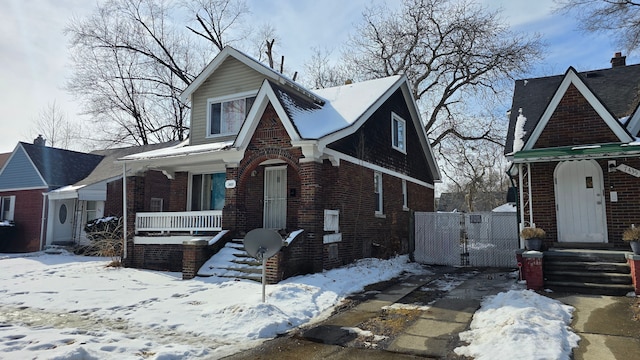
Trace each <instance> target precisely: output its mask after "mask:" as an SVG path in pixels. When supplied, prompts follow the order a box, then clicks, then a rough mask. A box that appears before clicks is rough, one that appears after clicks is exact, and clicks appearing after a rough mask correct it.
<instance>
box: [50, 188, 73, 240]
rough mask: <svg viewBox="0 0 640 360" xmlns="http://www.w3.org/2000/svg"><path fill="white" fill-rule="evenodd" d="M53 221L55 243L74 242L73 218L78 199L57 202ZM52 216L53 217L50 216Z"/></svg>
mask: <svg viewBox="0 0 640 360" xmlns="http://www.w3.org/2000/svg"><path fill="white" fill-rule="evenodd" d="M55 204H56V206H55V213H54V214H52V215H53V217H54V219H53V242H54V243H57V242H69V241H73V218H74V216H75V213H76V199H65V200H57V201H55ZM50 216H51V215H50Z"/></svg>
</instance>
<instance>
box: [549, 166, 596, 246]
mask: <svg viewBox="0 0 640 360" xmlns="http://www.w3.org/2000/svg"><path fill="white" fill-rule="evenodd" d="M603 190H604V189H603V182H602V169H601V168H600V166H599V165H598V163H596V162H595V161H592V160H580V161H565V162H561V163H560V164H558V166H557V167H556V170H555V194H556V218H557V221H558V241H559V242H595V243H602V242H606V241H607V227H606V216H605V203H604V196H603Z"/></svg>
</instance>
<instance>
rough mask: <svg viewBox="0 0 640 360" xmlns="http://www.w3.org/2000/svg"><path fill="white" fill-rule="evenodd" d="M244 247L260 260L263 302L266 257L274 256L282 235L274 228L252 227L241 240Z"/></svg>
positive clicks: (279, 246) (280, 243) (263, 298)
mask: <svg viewBox="0 0 640 360" xmlns="http://www.w3.org/2000/svg"><path fill="white" fill-rule="evenodd" d="M243 243H244V249H245V250H246V251H247V253H248V254H249V255H251V256H253V257H254V258H256V259H258V260H259V261H262V302H265V288H266V286H267V259H269V258H270V257H272V256H274V255H275V254H277V253H278V251H280V248H281V247H282V237H281V236H280V234H278V233H277V232H276V231H275V230H271V229H253V230H251V231H249V232H248V233H247V235H246V236H245V237H244V240H243Z"/></svg>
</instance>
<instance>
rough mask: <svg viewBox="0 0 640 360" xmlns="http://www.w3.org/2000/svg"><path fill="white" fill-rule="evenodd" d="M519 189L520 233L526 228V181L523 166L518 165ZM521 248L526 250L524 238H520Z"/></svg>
mask: <svg viewBox="0 0 640 360" xmlns="http://www.w3.org/2000/svg"><path fill="white" fill-rule="evenodd" d="M518 187H519V188H520V191H518V193H519V194H518V195H519V198H520V199H519V200H520V201H519V204H518V205H519V206H520V226H519V228H518V233H520V231H522V228H523V227H524V190H525V189H524V179H523V178H522V164H518ZM520 248H521V249H524V240H523V239H522V237H521V238H520Z"/></svg>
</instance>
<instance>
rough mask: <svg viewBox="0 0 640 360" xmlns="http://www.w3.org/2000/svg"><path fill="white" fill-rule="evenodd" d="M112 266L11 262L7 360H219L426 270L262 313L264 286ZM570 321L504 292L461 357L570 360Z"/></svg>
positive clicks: (307, 292)
mask: <svg viewBox="0 0 640 360" xmlns="http://www.w3.org/2000/svg"><path fill="white" fill-rule="evenodd" d="M109 262H110V260H109V259H105V258H90V257H82V256H74V255H69V254H61V255H49V254H44V253H36V254H30V256H6V255H2V254H0V358H2V359H65V360H75V359H163V360H166V359H196V358H207V359H209V358H219V357H222V356H226V355H229V354H231V353H235V352H237V351H240V350H243V349H246V348H249V347H253V346H256V345H258V344H259V343H260V342H262V341H264V340H266V339H268V338H272V337H274V336H276V335H277V334H280V333H284V332H286V331H288V330H290V329H292V328H294V327H296V326H300V325H302V324H305V323H308V322H312V321H317V320H319V319H322V318H323V317H326V316H327V315H328V314H329V313H330V312H331V310H332V309H333V307H334V306H335V305H337V304H339V303H340V301H341V300H342V299H344V298H345V297H346V296H347V295H349V294H351V293H354V292H358V291H361V290H362V289H363V288H364V287H365V286H366V285H367V284H370V283H375V282H379V281H383V280H387V279H390V278H392V277H395V276H397V275H398V274H400V273H402V272H403V271H406V272H409V273H419V272H424V271H425V270H424V269H423V268H422V267H421V266H419V265H417V264H414V263H408V261H407V257H404V256H403V257H398V258H395V259H391V260H378V259H365V260H361V261H359V262H357V263H356V264H354V265H352V266H348V267H344V268H340V269H335V270H331V271H326V272H323V273H320V274H313V275H305V276H298V277H295V278H291V279H287V280H286V281H283V282H281V283H280V284H277V285H269V286H267V290H266V293H267V301H266V303H262V302H261V296H262V294H261V285H260V284H258V283H255V282H251V281H234V280H229V279H222V278H218V277H210V278H196V279H194V280H189V281H183V280H181V274H180V273H166V272H154V271H147V270H137V269H125V268H119V269H118V268H108V267H106V265H107V264H108V263H109ZM441 285H442V284H441ZM443 286H444V285H443ZM452 286H453V285H452ZM543 299H544V300H543ZM479 314H483V315H482V316H480V315H479ZM570 318H571V308H569V307H567V306H564V305H561V304H560V303H558V302H555V301H554V300H550V299H547V298H545V297H543V296H540V295H537V294H535V293H533V292H530V291H526V290H512V291H510V292H508V293H501V294H499V295H498V296H496V297H492V298H488V299H487V301H485V302H484V303H483V307H482V309H481V310H480V311H478V312H477V313H476V316H475V317H474V320H473V323H472V329H471V330H470V331H469V332H466V333H463V334H462V335H461V336H463V339H465V340H467V341H470V342H471V345H470V346H469V347H464V348H459V350H458V351H460V353H462V354H470V355H473V356H475V357H476V358H477V359H482V358H486V359H498V358H499V357H495V356H496V355H497V354H520V355H522V356H520V355H519V358H522V359H526V358H527V357H526V356H524V355H525V354H524V353H523V352H522V351H516V350H514V349H525V348H526V349H528V348H531V349H534V348H540V347H544V348H546V349H545V351H546V352H545V353H544V356H543V357H539V356H538V357H531V359H535V358H547V355H549V357H548V358H554V359H562V358H568V354H570V353H571V346H575V342H576V341H577V340H576V339H577V337H576V335H574V334H573V333H571V332H570V331H569V329H568V322H569V321H570ZM550 338H551V341H550V340H549V339H550ZM506 340H510V341H506ZM541 344H544V345H541Z"/></svg>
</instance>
